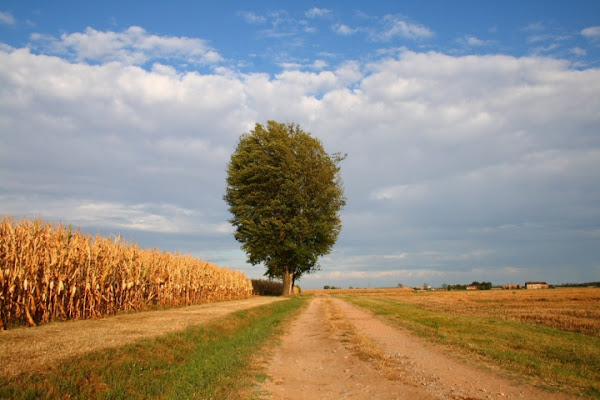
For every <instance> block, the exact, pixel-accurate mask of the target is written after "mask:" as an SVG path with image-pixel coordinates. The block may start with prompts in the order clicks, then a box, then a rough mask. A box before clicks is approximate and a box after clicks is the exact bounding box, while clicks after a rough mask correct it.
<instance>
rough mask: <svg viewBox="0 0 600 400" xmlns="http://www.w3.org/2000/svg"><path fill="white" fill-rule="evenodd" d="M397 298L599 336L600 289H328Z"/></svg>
mask: <svg viewBox="0 0 600 400" xmlns="http://www.w3.org/2000/svg"><path fill="white" fill-rule="evenodd" d="M329 292H332V294H333V293H336V294H347V295H352V296H355V297H368V298H381V299H390V300H398V301H401V302H403V303H407V304H412V305H418V306H420V307H423V308H424V309H427V310H432V311H442V312H451V313H457V314H467V315H474V316H480V317H490V318H495V319H506V320H515V321H520V322H525V323H530V324H535V325H543V326H547V327H551V328H556V329H561V330H564V331H570V332H578V333H583V334H586V335H590V336H596V337H600V289H598V288H560V289H543V290H525V289H522V290H478V291H431V292H415V291H407V290H403V289H351V290H334V291H329Z"/></svg>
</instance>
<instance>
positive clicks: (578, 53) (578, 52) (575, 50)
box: [571, 47, 587, 57]
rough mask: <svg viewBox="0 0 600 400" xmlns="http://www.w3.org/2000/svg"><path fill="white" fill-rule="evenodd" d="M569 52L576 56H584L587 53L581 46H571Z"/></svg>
mask: <svg viewBox="0 0 600 400" xmlns="http://www.w3.org/2000/svg"><path fill="white" fill-rule="evenodd" d="M571 53H573V54H575V55H576V56H578V57H584V56H585V55H586V54H587V51H586V50H585V49H582V48H581V47H573V48H572V49H571Z"/></svg>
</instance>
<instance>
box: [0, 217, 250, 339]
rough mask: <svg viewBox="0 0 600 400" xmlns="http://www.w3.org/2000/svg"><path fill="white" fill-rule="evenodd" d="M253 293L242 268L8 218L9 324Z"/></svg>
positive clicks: (3, 245) (2, 281)
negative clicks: (237, 269)
mask: <svg viewBox="0 0 600 400" xmlns="http://www.w3.org/2000/svg"><path fill="white" fill-rule="evenodd" d="M251 296H252V284H251V282H250V280H249V279H247V278H246V276H245V275H244V274H242V273H241V272H238V271H233V270H230V269H227V268H220V267H217V266H215V265H213V264H210V263H207V262H204V261H201V260H199V259H196V258H193V257H191V256H189V255H179V254H177V253H167V252H163V251H159V250H156V249H154V250H147V249H140V248H139V247H138V245H137V244H134V243H130V242H127V241H124V240H123V239H122V238H121V237H120V236H115V237H112V238H106V237H101V236H99V235H98V236H96V237H95V238H92V236H91V235H86V234H83V233H81V231H80V230H79V229H77V230H76V231H75V232H73V230H72V228H71V226H70V225H69V227H66V226H65V225H62V224H55V225H53V224H51V223H48V222H44V221H41V220H28V219H21V220H18V221H15V220H14V219H13V218H12V217H8V216H6V217H3V218H2V220H1V221H0V319H1V323H2V328H4V329H6V328H7V326H9V325H13V324H20V323H21V324H22V323H25V324H29V325H37V324H40V323H46V322H49V321H51V320H67V319H87V318H101V317H104V316H107V315H113V314H116V313H118V312H122V311H139V310H143V309H146V308H148V307H150V306H183V305H191V304H198V303H205V302H214V301H223V300H234V299H245V298H248V297H251Z"/></svg>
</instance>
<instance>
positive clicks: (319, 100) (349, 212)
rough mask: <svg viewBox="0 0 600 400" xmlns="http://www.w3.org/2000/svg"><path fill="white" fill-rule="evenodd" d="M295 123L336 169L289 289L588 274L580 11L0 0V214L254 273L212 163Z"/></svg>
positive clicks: (596, 149) (587, 97)
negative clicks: (259, 129)
mask: <svg viewBox="0 0 600 400" xmlns="http://www.w3.org/2000/svg"><path fill="white" fill-rule="evenodd" d="M268 120H275V121H278V122H290V123H291V122H295V123H297V124H299V125H300V127H301V128H302V129H303V130H305V131H307V132H310V133H311V134H312V135H313V136H315V137H317V138H318V139H320V140H321V141H322V143H323V146H324V147H325V150H326V151H327V152H328V153H331V154H332V153H335V152H341V153H347V155H348V156H347V158H346V160H345V161H343V163H342V164H341V168H342V170H341V174H342V178H343V181H344V187H345V194H346V197H347V205H346V207H345V208H344V210H343V211H342V213H341V218H342V224H343V228H342V232H341V234H340V236H339V238H338V241H337V243H336V244H335V246H334V247H333V249H332V251H331V253H330V254H328V255H326V256H324V257H322V258H321V260H320V265H321V269H320V271H316V272H314V273H312V274H310V275H305V276H304V277H302V279H301V280H300V281H299V282H298V284H299V285H300V286H301V287H303V288H319V287H323V286H324V285H333V286H340V287H349V286H353V287H390V286H396V285H398V284H403V285H410V286H415V285H423V284H425V283H426V284H429V285H433V286H440V285H442V284H444V283H446V284H457V283H470V282H472V281H487V282H492V283H493V284H495V285H500V284H505V283H520V284H523V283H524V282H525V281H537V280H541V281H547V282H549V283H555V284H557V283H566V282H588V281H599V280H600V2H599V1H595V0H594V1H568V2H566V1H547V0H544V1H525V2H524V1H510V0H508V1H486V2H474V1H452V2H447V1H427V0H424V1H418V2H417V1H415V2H396V1H370V2H361V1H351V0H350V1H348V0H346V1H322V2H318V1H296V2H293V1H289V2H281V1H266V0H265V1H260V0H258V1H253V2H247V1H224V2H218V3H217V2H198V1H178V2H167V1H154V2H142V1H127V2H122V1H118V2H117V1H97V2H83V1H61V2H47V1H26V0H22V1H16V0H15V1H12V0H1V1H0V213H1V214H2V215H12V216H15V217H22V216H25V217H28V218H37V217H41V218H43V219H46V220H49V221H57V222H63V223H67V224H68V223H72V224H73V225H74V226H79V227H80V228H81V230H82V231H84V232H86V233H90V234H93V235H95V234H98V233H100V234H102V235H111V234H119V233H120V234H122V235H123V236H124V237H126V238H128V239H131V240H133V241H134V242H136V243H137V244H139V245H140V246H141V247H145V248H159V249H161V250H165V251H172V252H175V251H176V252H179V253H189V254H192V255H194V256H196V257H199V258H202V259H205V260H207V261H211V262H213V263H216V264H218V265H221V266H227V267H230V268H234V269H238V270H241V271H243V272H244V273H245V274H246V275H247V276H248V277H251V278H260V277H261V276H262V275H263V273H264V271H265V270H264V267H262V266H252V265H249V264H247V263H246V255H245V253H243V252H242V251H241V250H240V244H239V243H238V242H236V241H235V239H234V238H233V228H232V227H231V225H230V224H229V223H228V219H229V218H230V217H231V216H230V214H229V213H228V210H227V205H226V204H225V202H224V201H223V195H224V193H225V185H226V183H225V178H226V172H225V171H226V166H227V163H228V162H229V159H230V157H231V154H232V152H233V151H234V150H235V146H236V143H237V141H238V139H239V137H240V135H242V134H243V133H247V132H249V131H250V130H251V129H252V128H253V127H254V126H255V124H256V123H262V124H264V123H266V121H268Z"/></svg>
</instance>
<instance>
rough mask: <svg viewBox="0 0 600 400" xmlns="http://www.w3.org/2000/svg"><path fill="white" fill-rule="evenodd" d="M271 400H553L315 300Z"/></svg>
mask: <svg viewBox="0 0 600 400" xmlns="http://www.w3.org/2000/svg"><path fill="white" fill-rule="evenodd" d="M267 374H268V375H269V376H270V379H268V380H267V382H266V383H265V384H264V385H263V387H262V389H263V394H264V398H265V399H277V400H279V399H282V400H283V399H290V400H291V399H320V400H323V399H414V400H420V399H461V400H471V399H473V400H474V399H481V400H485V399H506V398H520V399H552V400H559V399H561V400H564V399H572V397H569V396H566V395H562V394H553V393H547V392H545V391H541V390H540V389H537V388H535V387H532V386H529V385H523V384H518V383H516V382H514V381H512V380H508V379H507V378H503V377H501V376H499V374H498V373H494V372H490V371H489V370H484V369H482V368H479V367H477V366H476V365H475V364H474V363H465V362H459V361H456V360H455V359H454V358H450V357H449V356H448V355H446V354H444V353H443V352H442V351H440V350H439V349H437V348H435V347H433V346H432V345H428V344H426V343H424V342H422V341H420V340H419V339H418V338H415V337H414V336H412V335H411V334H409V333H408V332H406V331H404V330H400V329H396V328H392V327H390V326H389V325H387V324H385V323H383V322H381V321H380V320H378V319H377V318H375V317H374V316H373V315H372V314H371V313H369V312H367V311H365V310H362V309H359V308H357V307H355V306H352V305H350V304H348V303H345V302H343V301H340V300H337V299H329V298H324V297H322V296H319V297H316V298H315V299H313V300H312V302H311V304H310V305H309V306H308V307H307V308H306V309H305V311H304V312H303V313H302V314H301V315H300V316H299V317H298V318H297V319H296V320H295V321H294V322H293V324H292V326H291V327H290V330H289V332H288V333H287V334H286V335H285V336H284V337H283V339H282V345H281V347H280V348H279V349H278V350H277V352H276V353H275V355H274V357H273V360H272V362H271V363H270V365H269V366H268V371H267Z"/></svg>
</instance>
